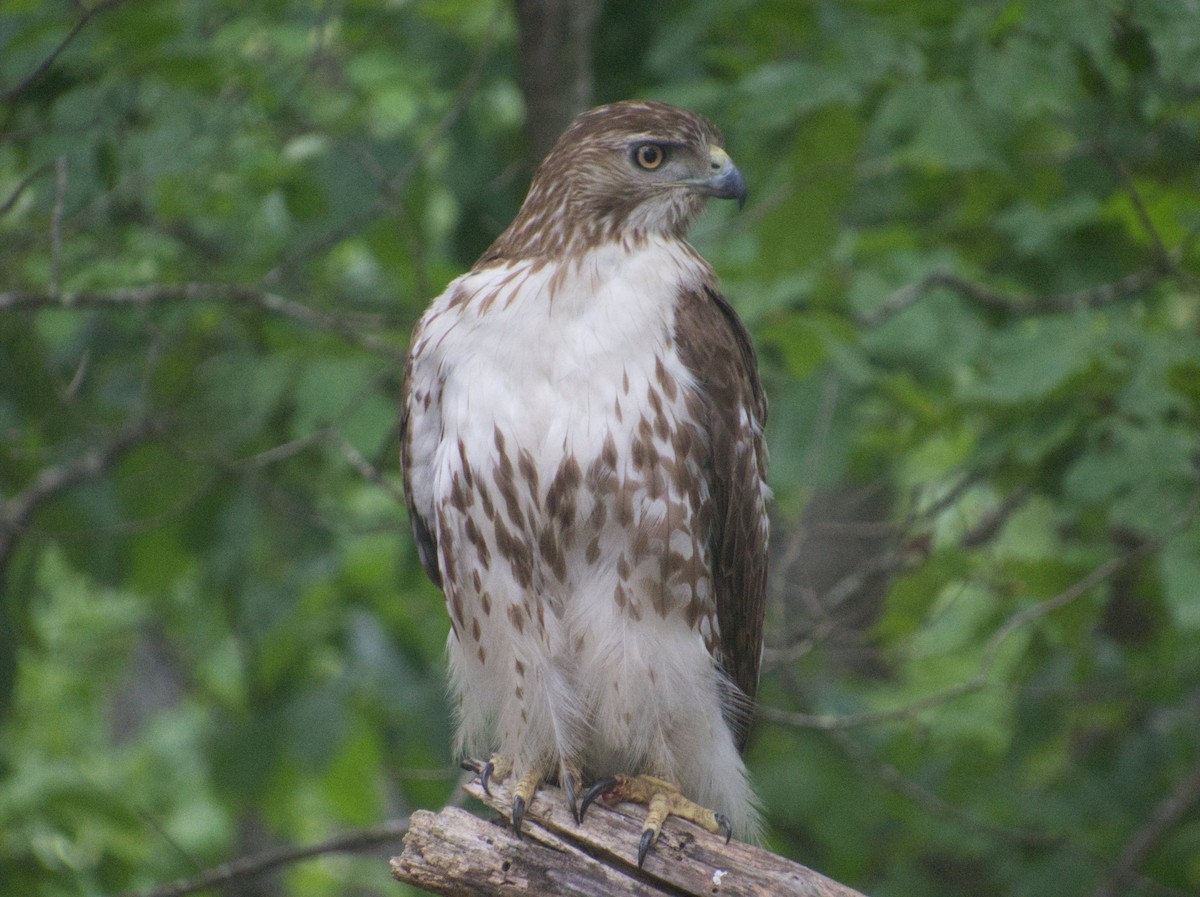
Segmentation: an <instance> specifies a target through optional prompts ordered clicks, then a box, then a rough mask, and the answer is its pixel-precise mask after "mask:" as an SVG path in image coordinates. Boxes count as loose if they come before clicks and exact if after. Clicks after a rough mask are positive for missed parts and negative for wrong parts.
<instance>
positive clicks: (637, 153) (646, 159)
mask: <svg viewBox="0 0 1200 897" xmlns="http://www.w3.org/2000/svg"><path fill="white" fill-rule="evenodd" d="M666 157H667V154H666V153H665V152H663V148H662V147H661V146H659V145H658V144H657V143H643V144H642V145H641V146H639V147H638V148H637V149H636V150H634V151H633V158H634V161H635V162H637V164H638V165H639V166H641V167H642V168H644V169H646V170H647V171H653V170H654V169H656V168H658V166H660V165H662V163H663V159H665V158H666Z"/></svg>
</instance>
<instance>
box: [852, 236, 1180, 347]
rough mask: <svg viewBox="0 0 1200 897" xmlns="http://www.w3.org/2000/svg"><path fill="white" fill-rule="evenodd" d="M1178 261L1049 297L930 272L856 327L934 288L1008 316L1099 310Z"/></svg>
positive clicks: (873, 323)
mask: <svg viewBox="0 0 1200 897" xmlns="http://www.w3.org/2000/svg"><path fill="white" fill-rule="evenodd" d="M1181 258H1182V253H1181V251H1180V250H1178V249H1177V250H1175V251H1174V252H1172V253H1170V254H1169V255H1168V259H1169V260H1170V262H1171V267H1170V268H1167V267H1164V265H1163V264H1160V263H1156V264H1154V265H1151V266H1149V267H1147V268H1143V269H1142V270H1140V271H1135V272H1133V273H1132V274H1128V275H1126V276H1125V277H1122V278H1120V279H1119V280H1115V281H1113V282H1112V283H1106V284H1101V285H1099V286H1096V287H1090V288H1088V289H1085V290H1075V291H1073V292H1069V293H1058V294H1056V295H1052V296H1035V295H1033V294H1011V293H1001V292H999V291H997V290H993V289H992V288H990V287H986V286H984V285H983V284H979V283H975V282H974V281H972V280H968V279H967V278H965V277H963V276H961V275H959V274H955V273H954V272H952V271H945V270H939V271H931V272H930V273H929V274H926V275H925V276H924V277H922V278H921V279H920V280H918V281H916V282H915V283H911V284H909V285H908V286H904V287H901V288H900V289H898V290H896V291H895V292H893V293H891V294H890V295H889V296H888V297H887V298H886V299H884V300H883V302H882V303H880V304H879V305H878V306H877V307H876V308H874V309H872V310H871V311H869V312H867V313H866V314H863V315H860V316H859V317H858V323H859V324H861V325H862V326H863V327H867V328H872V327H878V326H879V325H880V324H883V323H884V322H885V321H888V320H890V319H891V318H893V317H895V316H896V315H898V314H899V313H900V312H902V311H904V310H905V309H906V308H908V307H909V306H911V305H915V304H916V303H917V302H919V301H920V300H921V299H923V298H925V296H926V295H927V294H928V293H929V291H930V290H933V289H935V288H937V287H944V288H946V289H949V290H953V291H954V292H956V293H958V294H959V295H960V296H962V297H963V298H964V299H968V300H970V301H971V302H973V303H975V304H976V305H979V306H981V307H983V308H988V309H992V310H994V311H1000V312H1005V313H1006V314H1012V315H1036V314H1047V313H1053V312H1065V311H1077V310H1080V309H1087V308H1101V307H1103V306H1105V305H1112V304H1114V303H1117V302H1120V301H1122V300H1125V299H1130V298H1132V297H1134V296H1137V295H1138V294H1139V293H1141V292H1142V291H1144V290H1146V289H1147V288H1148V287H1150V286H1152V285H1154V284H1155V283H1157V282H1158V281H1160V280H1163V279H1164V278H1166V277H1167V276H1169V275H1170V274H1171V273H1172V270H1173V269H1174V268H1175V267H1176V266H1177V265H1178V263H1179V260H1180V259H1181Z"/></svg>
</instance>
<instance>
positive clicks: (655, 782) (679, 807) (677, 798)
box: [579, 773, 733, 869]
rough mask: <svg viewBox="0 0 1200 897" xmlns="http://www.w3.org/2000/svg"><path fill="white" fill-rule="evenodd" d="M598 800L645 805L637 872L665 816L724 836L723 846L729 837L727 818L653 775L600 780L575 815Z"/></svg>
mask: <svg viewBox="0 0 1200 897" xmlns="http://www.w3.org/2000/svg"><path fill="white" fill-rule="evenodd" d="M599 797H602V798H603V799H604V802H605V803H612V804H618V803H622V802H629V803H635V804H645V805H646V807H647V809H648V812H647V813H646V822H645V823H644V824H643V825H642V840H641V843H639V844H638V868H639V869H640V868H641V866H642V863H644V862H645V860H646V854H647V853H649V852H650V848H651V847H653V846H654V842H655V841H657V840H658V835H659V832H661V831H662V825H663V823H664V822H665V821H666V819H667V817H668V816H678V817H679V818H680V819H687V820H688V821H690V822H694V823H696V825H698V826H700V827H701V828H703V829H707V830H708V831H710V832H712V833H713V834H714V835H724V836H725V842H726V843H728V842H729V838H730V836H731V835H732V834H733V825H732V824H731V823H730V821H729V817H727V816H725V815H724V814H723V813H715V812H713V811H712V810H710V809H709V808H708V807H702V806H700V805H699V804H697V803H695V802H694V801H692V800H689V799H688V798H686V797H684V796H683V794H682V792H680V790H679V787H678V786H677V785H674V784H672V783H671V782H668V781H667V780H666V779H660V778H658V777H657V776H649V775H641V776H627V775H622V774H620V773H618V774H617V775H615V776H613V777H611V778H608V779H601V780H600V781H599V782H597V783H596V784H595V785H593V786H592V787H591V788H589V789H588V792H587V794H585V795H584V797H583V805H582V806H581V807H580V808H579V815H580V816H581V817H582V816H583V814H584V813H586V812H587V808H588V807H589V806H591V805H592V802H593V801H595V800H596V798H599Z"/></svg>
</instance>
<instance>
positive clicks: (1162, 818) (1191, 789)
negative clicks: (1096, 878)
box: [1092, 763, 1200, 897]
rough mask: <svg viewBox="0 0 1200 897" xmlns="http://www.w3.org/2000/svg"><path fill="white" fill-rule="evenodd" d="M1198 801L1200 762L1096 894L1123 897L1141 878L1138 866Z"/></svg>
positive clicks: (1127, 848)
mask: <svg viewBox="0 0 1200 897" xmlns="http://www.w3.org/2000/svg"><path fill="white" fill-rule="evenodd" d="M1197 802H1200V763H1198V764H1196V765H1195V766H1193V767H1192V768H1191V770H1190V771H1189V772H1188V773H1187V775H1185V776H1184V777H1183V778H1182V779H1181V780H1180V781H1179V782H1178V784H1176V786H1175V787H1174V788H1173V789H1172V790H1171V792H1170V793H1169V794H1168V795H1167V796H1166V797H1164V798H1163V799H1162V801H1160V802H1159V804H1158V806H1157V807H1155V808H1154V813H1153V815H1152V816H1151V817H1150V820H1149V821H1148V822H1147V823H1146V825H1145V826H1143V827H1142V828H1140V829H1138V831H1137V832H1136V833H1135V834H1134V836H1133V837H1132V838H1131V839H1130V841H1129V843H1128V844H1127V845H1126V846H1125V849H1124V850H1123V851H1122V852H1121V856H1120V858H1118V860H1117V863H1116V866H1115V868H1113V870H1112V871H1111V873H1110V874H1109V876H1108V878H1107V879H1106V880H1105V881H1104V883H1103V884H1101V885H1100V887H1098V888H1097V889H1096V890H1095V891H1094V892H1093V895H1092V897H1119V895H1120V894H1122V893H1124V892H1125V888H1126V887H1127V886H1128V884H1129V882H1130V881H1131V880H1133V879H1135V878H1138V877H1139V876H1138V875H1137V868H1138V867H1139V866H1140V865H1142V863H1144V862H1145V861H1146V859H1147V857H1149V856H1150V854H1151V853H1153V852H1154V849H1155V848H1156V847H1157V846H1158V845H1159V844H1160V843H1161V842H1162V841H1163V839H1164V838H1166V837H1167V835H1168V834H1170V832H1171V829H1172V828H1174V827H1175V825H1176V824H1177V823H1178V822H1179V821H1180V819H1182V818H1183V816H1184V814H1185V813H1187V812H1188V810H1190V809H1191V808H1192V807H1193V806H1195V805H1196V803H1197Z"/></svg>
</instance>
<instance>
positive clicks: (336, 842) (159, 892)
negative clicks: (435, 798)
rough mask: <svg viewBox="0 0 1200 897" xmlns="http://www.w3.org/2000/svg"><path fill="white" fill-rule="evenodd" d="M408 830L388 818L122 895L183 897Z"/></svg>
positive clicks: (368, 845)
mask: <svg viewBox="0 0 1200 897" xmlns="http://www.w3.org/2000/svg"><path fill="white" fill-rule="evenodd" d="M407 831H408V820H399V819H397V820H391V821H389V822H385V823H383V824H382V825H378V826H376V827H374V828H369V829H363V830H361V831H355V832H346V833H344V834H341V835H337V836H335V837H333V838H330V839H329V840H327V841H322V842H320V843H318V844H310V845H308V846H307V847H283V848H280V849H278V850H268V851H264V852H263V853H259V854H255V855H253V856H248V857H242V858H240V859H237V860H234V861H233V862H231V863H225V864H223V865H220V866H217V867H215V868H213V869H209V870H207V871H205V872H201V873H200V874H199V875H196V876H194V877H192V878H184V879H180V880H179V881H176V882H173V883H171V884H169V885H163V886H162V887H158V888H154V889H153V890H151V891H142V892H131V893H129V894H126V895H123V897H184V895H186V894H194V893H196V892H197V891H207V890H210V889H212V888H218V887H223V886H227V885H230V884H233V883H235V882H245V881H247V880H249V879H252V878H257V877H258V876H260V875H264V874H265V873H267V872H270V871H272V870H274V869H278V868H280V867H281V866H288V865H291V864H292V863H298V862H300V861H301V860H307V859H311V858H313V857H318V856H324V855H325V854H330V853H355V852H359V851H364V850H371V849H373V848H376V847H380V846H381V845H384V844H388V843H390V842H392V841H395V840H396V839H397V838H401V837H403V836H404V833H405V832H407Z"/></svg>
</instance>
